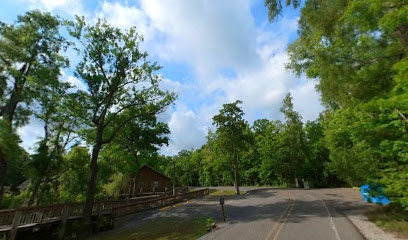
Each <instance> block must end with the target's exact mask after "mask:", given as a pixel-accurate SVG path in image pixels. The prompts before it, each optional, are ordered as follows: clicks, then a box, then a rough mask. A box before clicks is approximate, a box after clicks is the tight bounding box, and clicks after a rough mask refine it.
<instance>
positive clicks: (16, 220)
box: [9, 211, 21, 240]
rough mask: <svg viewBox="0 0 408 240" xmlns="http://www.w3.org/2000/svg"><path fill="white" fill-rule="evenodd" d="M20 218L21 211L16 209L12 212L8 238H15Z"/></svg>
mask: <svg viewBox="0 0 408 240" xmlns="http://www.w3.org/2000/svg"><path fill="white" fill-rule="evenodd" d="M20 219H21V212H20V211H17V212H16V213H15V214H14V218H13V223H12V224H11V229H10V232H9V240H14V239H16V236H17V230H18V225H19V224H20Z"/></svg>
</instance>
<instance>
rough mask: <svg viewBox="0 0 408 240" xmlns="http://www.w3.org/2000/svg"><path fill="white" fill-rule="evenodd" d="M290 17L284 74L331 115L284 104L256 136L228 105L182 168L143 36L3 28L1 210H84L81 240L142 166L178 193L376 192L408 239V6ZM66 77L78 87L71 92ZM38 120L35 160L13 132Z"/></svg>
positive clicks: (333, 9)
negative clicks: (371, 188) (309, 85)
mask: <svg viewBox="0 0 408 240" xmlns="http://www.w3.org/2000/svg"><path fill="white" fill-rule="evenodd" d="M265 5H266V7H267V8H268V9H269V17H270V20H271V22H273V20H274V19H276V18H277V17H279V16H280V13H281V12H282V11H283V9H284V6H283V5H282V1H281V0H266V1H265ZM286 5H288V6H293V7H295V8H301V14H300V19H299V25H298V28H299V31H298V32H299V35H298V38H297V39H296V40H294V42H293V43H291V44H290V45H289V46H288V55H289V61H288V63H287V68H288V69H289V70H291V71H293V72H294V73H295V74H297V75H298V76H302V75H306V76H307V77H308V78H310V79H313V80H314V81H315V82H316V84H317V85H316V88H317V90H318V91H319V92H320V94H321V101H322V103H323V105H324V107H325V110H324V111H323V112H322V113H321V114H320V116H319V117H318V119H316V120H314V121H308V122H306V123H304V122H303V119H302V116H301V115H300V114H299V113H298V112H297V111H296V110H295V107H294V103H293V99H292V95H291V94H290V93H287V94H286V95H285V96H282V98H283V99H282V105H281V108H280V115H279V116H271V118H270V119H257V120H255V121H254V122H253V123H249V122H248V121H246V120H245V117H244V116H245V112H244V111H243V109H242V101H240V100H235V101H233V102H231V103H225V104H223V106H220V111H219V113H218V114H216V115H215V116H214V117H213V119H212V120H213V127H212V128H211V129H210V130H209V131H208V133H207V141H206V143H205V144H204V145H203V146H202V147H201V148H200V149H188V150H183V151H181V152H179V153H178V154H177V155H175V156H162V155H161V154H160V153H159V149H160V147H161V146H163V145H166V144H168V143H169V138H168V134H169V133H170V130H169V127H168V125H167V124H166V123H163V122H160V121H159V120H158V116H159V114H161V113H163V112H164V111H166V109H168V108H169V107H170V106H172V104H173V103H174V101H175V100H176V98H177V96H176V94H175V93H173V92H169V91H166V90H164V89H162V88H161V85H160V83H161V81H162V79H163V77H162V76H161V75H160V74H158V70H160V66H159V65H158V64H157V63H154V62H151V61H149V56H148V53H147V52H144V51H142V50H141V49H143V48H141V45H142V44H143V42H142V40H143V37H142V36H140V35H139V34H138V33H137V31H136V28H130V29H128V30H125V31H124V30H121V29H118V28H115V27H112V26H111V25H110V24H109V23H108V22H106V21H105V20H104V19H100V20H99V21H97V22H96V23H94V24H90V23H89V22H87V21H86V20H85V19H84V18H81V17H78V18H76V19H75V20H73V19H71V20H63V19H60V18H58V17H56V16H52V15H51V14H49V13H44V12H40V11H31V12H27V13H25V14H23V15H21V16H18V17H17V21H16V22H15V23H14V24H6V23H0V208H10V207H18V206H30V205H43V204H50V203H56V202H79V201H83V202H85V205H84V213H85V220H86V221H85V222H84V228H85V229H86V228H87V225H89V224H90V220H91V219H90V209H92V204H93V202H94V201H97V200H102V199H108V198H109V197H111V196H119V195H120V194H121V193H123V192H124V187H123V186H124V184H123V183H125V182H126V180H127V179H128V178H129V177H130V176H135V175H136V173H137V170H138V169H139V167H140V166H142V165H144V164H147V165H149V166H151V167H153V168H156V169H158V170H160V171H161V172H164V173H165V174H166V175H168V176H175V184H176V185H177V186H227V185H229V186H230V185H234V186H235V192H234V194H240V190H239V186H242V185H248V186H256V185H267V186H288V187H292V186H295V185H298V186H302V185H303V184H305V185H306V184H309V186H314V187H333V186H360V185H362V184H364V183H367V182H376V183H379V184H381V185H383V186H384V190H385V194H386V195H387V196H388V197H389V198H390V199H391V201H392V205H393V206H392V207H391V208H390V210H389V211H386V212H383V213H378V214H377V215H376V217H374V216H373V217H372V219H373V220H374V221H375V222H378V223H379V224H380V225H382V226H385V227H387V228H388V227H392V226H394V227H396V228H397V229H407V228H404V226H405V225H400V224H399V223H398V222H400V223H401V224H403V222H404V221H405V220H406V218H405V217H403V216H406V213H407V211H408V91H407V89H408V25H407V16H408V2H407V1H406V0H305V1H304V2H303V3H302V2H301V1H300V0H292V1H291V0H288V1H286ZM62 33H64V34H62ZM66 51H72V52H75V53H77V58H76V59H79V60H76V61H77V62H72V61H73V60H74V59H70V58H69V56H70V55H69V54H68V53H67V52H66ZM71 55H72V54H71ZM75 55H76V54H75ZM66 71H71V72H73V73H74V76H75V78H76V80H78V81H79V82H80V83H82V85H83V86H82V85H81V86H82V87H81V86H79V85H75V86H74V85H73V84H70V83H69V82H68V81H67V80H64V81H63V80H62V79H64V78H63V76H65V75H64V74H65V72H66ZM272 77H273V76H271V79H272V80H271V84H274V83H273V78H272ZM271 112H274V111H273V109H271ZM30 119H31V120H32V119H35V120H36V121H37V122H40V123H41V126H42V133H43V134H42V135H41V137H40V139H38V141H37V143H36V144H35V145H33V146H31V149H32V150H33V152H32V153H29V152H27V151H26V150H25V149H23V148H22V146H21V138H20V137H21V136H19V134H18V131H17V130H18V129H19V128H21V127H23V126H26V125H27V124H28V122H29V121H30ZM276 119H282V120H276ZM212 194H213V195H214V194H220V195H221V194H230V192H228V191H227V192H218V193H217V192H213V193H212ZM394 207H395V209H400V210H401V212H402V213H401V214H399V213H398V212H396V211H393V210H391V209H394ZM388 216H394V217H395V218H392V217H390V218H388ZM393 219H394V220H396V221H397V222H394V223H395V224H391V223H390V222H393V221H394V220H393ZM195 221H196V222H197V226H202V222H203V221H204V220H202V219H201V218H200V219H196V220H195ZM204 222H205V221H204ZM174 224H176V223H174ZM183 224H185V223H180V226H182V225H183ZM161 225H164V226H166V225H170V224H161ZM177 226H178V225H177ZM177 226H174V229H177V228H178V227H177ZM398 226H401V227H398ZM147 228H148V227H147ZM180 228H181V227H180ZM174 229H173V230H174ZM197 229H201V228H200V227H197ZM397 229H396V230H397ZM184 230H185V229H184ZM164 231H167V230H164ZM198 231H201V230H197V232H198ZM192 234H196V233H192ZM200 234H201V232H200ZM191 236H193V235H191ZM194 236H196V235H194ZM143 237H145V238H148V237H146V236H143Z"/></svg>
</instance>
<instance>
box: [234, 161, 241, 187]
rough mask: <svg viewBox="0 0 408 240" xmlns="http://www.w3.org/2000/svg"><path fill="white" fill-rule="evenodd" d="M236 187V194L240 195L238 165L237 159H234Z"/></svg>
mask: <svg viewBox="0 0 408 240" xmlns="http://www.w3.org/2000/svg"><path fill="white" fill-rule="evenodd" d="M233 169H234V187H235V194H236V195H240V192H239V182H238V164H237V159H236V158H235V159H234V166H233Z"/></svg>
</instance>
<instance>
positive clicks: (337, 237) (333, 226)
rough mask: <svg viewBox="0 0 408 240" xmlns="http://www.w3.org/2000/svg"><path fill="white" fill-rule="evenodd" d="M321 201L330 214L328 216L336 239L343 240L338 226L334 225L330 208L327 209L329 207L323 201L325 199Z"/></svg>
mask: <svg viewBox="0 0 408 240" xmlns="http://www.w3.org/2000/svg"><path fill="white" fill-rule="evenodd" d="M320 200H321V201H322V202H323V205H324V207H325V208H326V211H327V214H328V216H329V218H330V223H331V225H332V229H333V231H334V234H335V235H336V239H337V240H341V238H340V235H339V233H338V232H337V228H336V225H334V222H333V218H332V216H331V214H330V211H329V208H328V207H327V205H326V203H325V202H324V201H323V199H320Z"/></svg>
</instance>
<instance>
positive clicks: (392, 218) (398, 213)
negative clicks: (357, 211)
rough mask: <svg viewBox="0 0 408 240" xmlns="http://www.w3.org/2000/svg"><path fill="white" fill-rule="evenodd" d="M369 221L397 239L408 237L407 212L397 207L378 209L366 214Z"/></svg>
mask: <svg viewBox="0 0 408 240" xmlns="http://www.w3.org/2000/svg"><path fill="white" fill-rule="evenodd" d="M366 215H367V217H368V219H369V220H370V221H372V222H374V223H375V224H377V226H379V227H380V228H382V229H384V230H385V231H388V232H393V233H395V234H396V235H397V236H399V237H408V211H405V210H403V209H401V208H399V207H397V206H391V205H390V206H384V207H378V208H377V209H375V210H374V211H370V212H368V213H367V214H366Z"/></svg>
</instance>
